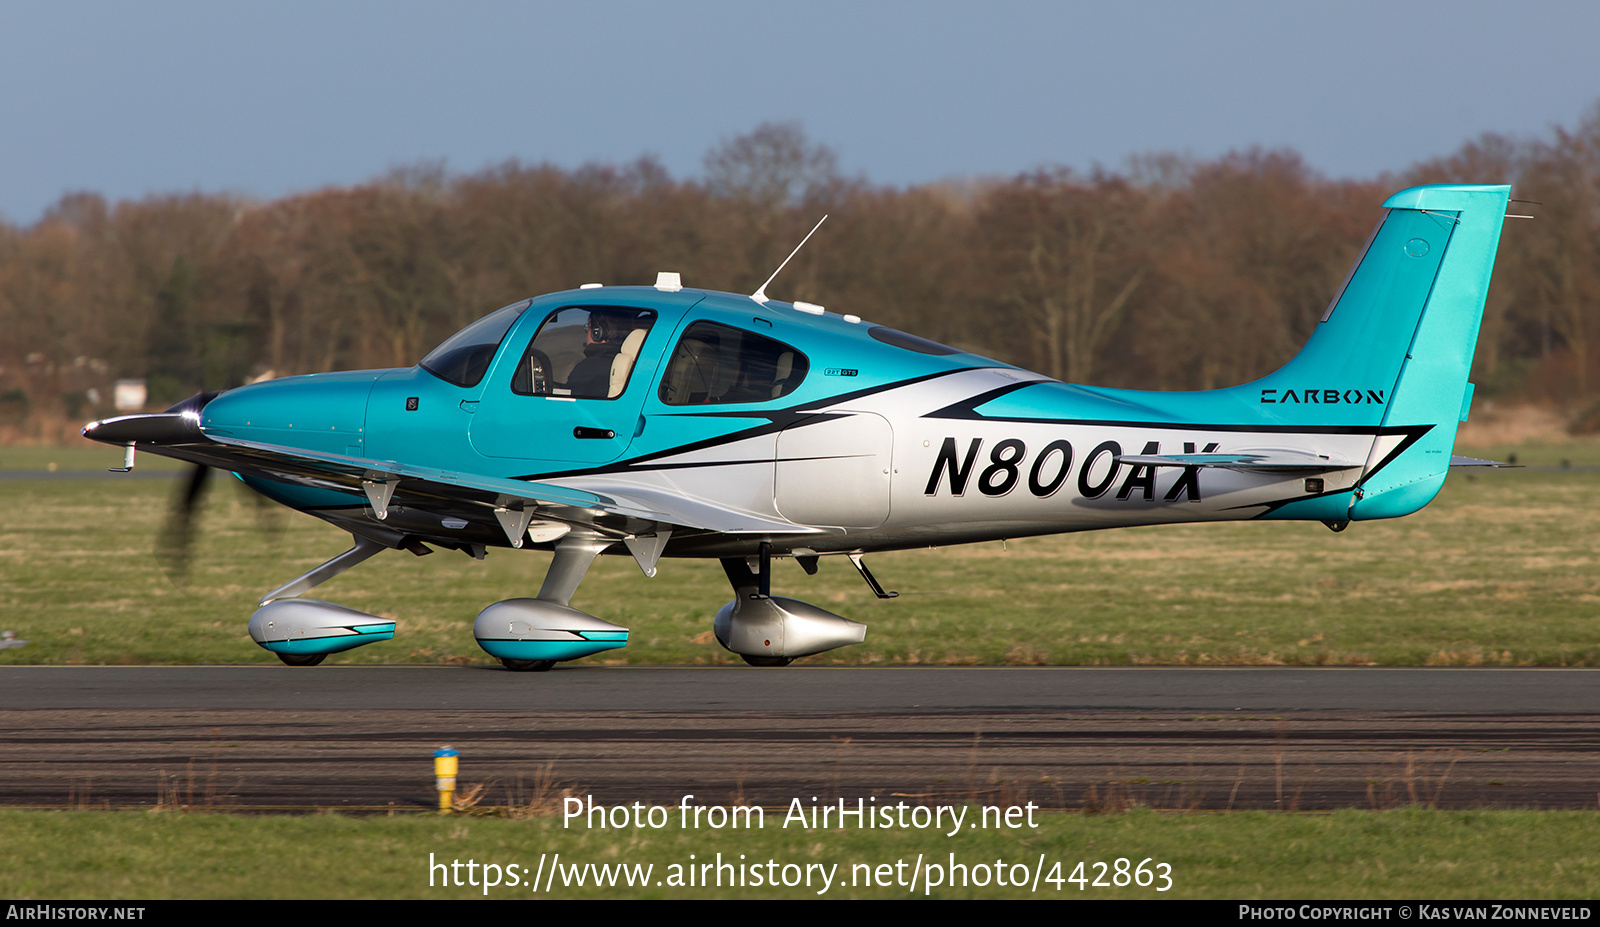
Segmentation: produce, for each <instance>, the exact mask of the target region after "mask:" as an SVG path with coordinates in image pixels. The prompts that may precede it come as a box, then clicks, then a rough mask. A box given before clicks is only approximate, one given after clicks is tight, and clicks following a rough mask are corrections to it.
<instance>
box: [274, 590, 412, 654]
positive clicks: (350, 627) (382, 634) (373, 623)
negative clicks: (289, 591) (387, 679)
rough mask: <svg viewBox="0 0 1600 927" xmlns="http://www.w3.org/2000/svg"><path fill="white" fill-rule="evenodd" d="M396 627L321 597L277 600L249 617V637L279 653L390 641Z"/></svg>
mask: <svg viewBox="0 0 1600 927" xmlns="http://www.w3.org/2000/svg"><path fill="white" fill-rule="evenodd" d="M394 626H395V623H394V622H393V621H389V620H387V619H384V618H379V617H377V616H375V615H369V614H367V613H366V612H360V611H356V610H355V609H353V608H346V607H345V606H343V605H338V604H335V603H333V602H324V601H322V600H321V599H276V600H274V601H272V602H268V603H267V604H266V605H263V606H261V607H260V608H258V609H256V611H255V614H253V615H251V616H250V638H251V640H254V641H255V642H256V643H257V644H260V645H261V646H262V647H264V648H266V649H267V650H270V651H272V652H273V653H276V654H292V655H297V656H307V655H313V654H321V655H324V656H325V655H327V654H330V653H341V652H343V651H346V650H354V649H355V648H357V647H362V646H365V645H367V644H373V643H377V642H378V641H386V640H391V639H392V638H393V637H394Z"/></svg>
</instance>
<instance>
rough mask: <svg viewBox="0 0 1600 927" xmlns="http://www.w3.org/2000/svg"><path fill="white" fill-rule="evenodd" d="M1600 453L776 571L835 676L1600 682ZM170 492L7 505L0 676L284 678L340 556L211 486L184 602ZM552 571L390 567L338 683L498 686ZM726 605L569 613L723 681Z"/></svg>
mask: <svg viewBox="0 0 1600 927" xmlns="http://www.w3.org/2000/svg"><path fill="white" fill-rule="evenodd" d="M1593 447H1594V446H1593V445H1588V444H1583V445H1571V446H1560V445H1556V446H1551V447H1548V448H1542V447H1533V448H1529V447H1526V446H1524V447H1522V448H1521V450H1520V454H1519V456H1520V459H1523V460H1531V461H1533V462H1535V463H1539V462H1543V463H1544V464H1545V465H1546V466H1548V467H1549V468H1548V469H1547V468H1544V467H1530V468H1529V469H1525V470H1489V471H1481V472H1461V471H1457V472H1456V473H1454V474H1453V475H1452V476H1451V477H1450V479H1449V481H1448V483H1447V484H1446V486H1445V488H1444V490H1443V491H1442V492H1441V493H1440V495H1439V498H1438V499H1437V500H1436V501H1435V502H1434V503H1433V504H1432V505H1430V506H1429V507H1427V508H1426V509H1424V510H1423V511H1422V512H1420V513H1418V514H1417V515H1414V516H1412V517H1409V518H1404V519H1397V520H1394V521H1387V522H1366V523H1357V524H1354V525H1352V526H1351V527H1350V529H1349V530H1348V531H1345V532H1343V533H1341V534H1333V533H1331V532H1329V531H1328V530H1327V529H1326V528H1324V527H1322V526H1321V525H1319V524H1299V523H1235V524H1218V525H1186V526H1171V527H1156V528H1136V529H1129V530H1119V531H1108V532H1091V533H1084V534H1076V535H1064V536H1058V537H1051V538H1034V539H1026V540H1016V541H1011V542H1009V543H1006V544H998V543H995V544H983V545H971V546H966V547H957V548H946V549H936V550H918V551H905V552H898V553H891V554H883V555H878V556H876V557H874V558H872V565H873V568H874V570H875V572H877V574H878V576H879V577H880V578H881V579H882V580H883V581H884V583H885V584H886V585H887V586H888V587H889V588H892V589H898V590H900V591H901V592H902V593H903V595H902V596H901V597H900V598H898V599H894V600H887V601H879V600H877V599H874V598H872V597H871V595H870V594H869V593H868V592H867V590H866V588H865V587H864V585H863V584H862V583H861V581H860V579H859V577H857V576H856V574H855V572H854V571H853V570H851V569H849V568H848V566H846V565H844V564H843V563H842V562H841V561H837V560H826V559H825V560H824V566H823V570H822V572H821V574H819V575H818V576H816V577H807V576H806V575H805V574H804V573H803V572H801V570H800V569H799V568H798V567H797V566H795V565H794V564H793V563H792V562H791V561H779V562H778V564H777V567H776V569H777V572H776V574H775V579H774V590H775V591H777V592H780V593H783V594H787V595H793V596H795V597H797V598H802V599H806V600H809V601H814V602H816V603H818V604H820V605H823V606H824V607H827V608H829V609H832V610H834V611H836V612H838V613H840V614H842V615H845V616H846V617H849V618H853V619H856V620H858V621H862V622H865V623H866V624H867V626H868V632H867V640H866V643H864V644H861V645H857V646H853V647H847V648H844V649H842V650H837V651H833V652H832V653H829V654H825V655H822V656H819V657H813V658H810V659H811V660H813V661H821V662H832V663H863V664H915V663H949V664H1002V663H1057V664H1151V663H1162V664H1255V665H1260V664H1301V665H1314V664H1368V663H1378V664H1421V665H1452V666H1455V665H1506V666H1528V665H1538V666H1594V665H1600V635H1597V633H1596V631H1595V625H1594V611H1595V608H1594V606H1595V603H1596V602H1597V601H1600V571H1597V570H1596V565H1597V561H1600V531H1597V530H1596V529H1597V528H1600V505H1597V504H1596V503H1595V497H1596V493H1597V491H1600V471H1596V470H1590V469H1588V466H1589V459H1590V458H1591V457H1593V456H1595V453H1594V450H1593ZM1485 450H1486V452H1494V451H1496V450H1499V451H1502V452H1503V451H1504V450H1505V449H1485ZM108 456H110V457H115V453H114V450H112V449H107V450H106V451H97V450H95V449H83V450H79V449H72V450H71V451H63V450H61V449H37V448H4V449H0V468H4V469H11V468H12V467H16V468H18V469H42V468H43V466H42V465H43V463H47V462H50V461H56V462H58V466H59V467H60V468H62V469H72V468H75V467H100V466H104V465H106V464H107V463H108V460H107V457H108ZM1502 456H1503V454H1502ZM1561 460H1568V461H1573V462H1574V463H1573V466H1572V467H1570V468H1566V469H1563V468H1561V467H1560V466H1559V462H1560V461H1561ZM13 461H15V463H13ZM109 462H110V463H115V462H116V461H115V460H111V461H109ZM1552 464H1553V466H1552ZM141 466H142V464H141ZM177 486H178V484H177V482H175V481H170V480H149V479H144V480H136V479H123V480H118V479H93V480H62V479H56V480H12V481H0V507H3V510H4V511H5V513H6V514H5V516H4V520H3V522H0V615H3V616H4V618H3V626H4V628H7V629H12V630H15V631H17V632H18V637H20V638H22V639H25V640H27V641H29V644H28V646H27V647H24V648H19V649H9V650H0V664H4V663H18V662H22V663H90V664H101V663H107V664H115V663H169V662H170V663H194V662H205V663H240V662H270V661H272V660H274V659H275V658H274V657H273V656H272V655H270V654H268V653H267V652H265V651H263V650H261V649H260V648H258V647H256V646H255V645H254V644H253V643H251V642H250V640H249V637H248V636H247V634H246V633H245V622H246V620H247V619H248V617H249V615H250V613H251V612H252V611H253V610H254V608H255V602H256V600H257V599H258V598H259V597H260V595H261V594H262V593H263V592H264V591H266V590H267V589H270V588H273V587H274V586H276V585H278V584H280V583H282V582H284V581H286V580H288V579H290V578H292V577H294V576H296V575H298V574H299V573H301V572H303V571H304V570H306V569H309V568H310V567H312V566H314V565H316V564H317V563H319V562H321V561H322V560H325V559H327V558H328V557H330V556H332V555H333V554H336V553H338V552H340V551H342V550H344V549H345V547H347V546H348V542H349V538H348V536H347V535H344V534H342V533H341V532H339V531H337V530H335V529H333V528H331V527H329V526H327V525H325V524H324V523H322V522H320V521H317V520H316V519H314V518H311V517H309V516H304V515H300V514H298V513H293V512H289V511H287V510H280V509H276V508H275V507H274V508H269V509H267V510H263V509H262V508H261V507H260V506H257V505H255V504H252V503H251V501H250V500H249V499H248V498H247V495H248V494H247V492H246V491H245V490H244V489H243V488H242V487H240V486H238V485H237V484H236V483H234V482H233V481H231V480H226V479H220V480H216V481H214V488H213V491H212V492H211V493H210V494H209V497H208V500H207V503H206V506H205V513H204V518H203V520H202V533H201V535H200V538H199V540H198V542H197V544H196V562H195V565H194V568H193V570H192V573H191V576H190V579H189V581H188V583H187V584H186V585H184V586H181V587H180V586H176V585H174V584H173V583H172V582H171V581H169V580H168V578H167V577H166V575H165V574H164V573H163V572H162V571H161V569H160V568H159V567H158V564H157V562H156V560H155V557H154V555H153V550H154V547H155V537H156V535H157V533H158V531H159V528H160V526H161V523H162V519H163V517H164V513H165V511H166V507H167V504H168V500H169V496H170V495H171V494H172V492H173V491H174V490H175V489H176V488H177ZM548 558H549V555H548V554H543V553H538V552H532V551H528V552H523V551H504V550H499V551H491V552H490V555H489V558H488V559H487V560H486V561H484V562H475V561H472V560H470V559H468V558H466V557H464V556H462V555H460V554H457V553H453V552H449V551H439V552H437V553H435V554H434V555H432V556H428V557H423V558H417V557H413V556H411V555H410V554H407V553H403V552H392V553H385V554H383V555H381V556H379V557H377V558H375V559H374V560H372V561H369V562H368V563H366V564H363V565H361V566H360V567H357V568H356V569H354V570H352V571H350V572H349V573H346V574H344V575H342V576H340V577H338V578H336V579H334V580H332V581H331V582H329V583H327V584H326V585H324V586H322V587H320V588H319V589H318V590H317V593H316V594H317V595H318V596H320V597H325V598H328V599H331V600H334V601H338V602H340V603H341V604H345V605H349V606H352V607H354V608H359V609H362V610H365V611H368V612H371V613H373V614H378V615H382V616H384V617H389V618H393V619H395V620H397V621H398V623H399V628H398V632H397V635H396V639H395V640H394V641H391V642H385V643H379V644H375V645H371V646H368V647H365V648H361V649H359V650H355V651H351V652H349V653H346V654H339V655H335V656H334V657H332V658H330V659H331V660H332V661H335V662H340V661H343V662H360V663H392V662H424V663H433V662H446V663H462V662H470V663H486V662H490V658H489V657H488V656H487V655H486V654H484V653H483V652H482V651H481V650H479V649H478V647H477V644H476V642H475V641H474V640H473V638H472V634H471V623H472V620H473V618H474V617H475V616H476V614H477V612H478V611H479V610H480V609H481V608H482V607H483V606H485V605H487V604H489V603H490V602H495V601H498V600H500V599H505V598H511V597H514V596H525V595H532V594H534V593H535V592H536V591H537V589H538V587H539V584H540V581H541V579H542V577H543V571H544V568H545V565H546V564H547V563H548ZM729 596H730V591H729V589H728V586H727V583H726V581H725V579H724V578H723V576H722V571H721V569H720V567H718V566H717V565H716V564H715V563H714V562H711V563H707V562H697V561H673V560H669V561H664V562H663V564H662V567H661V570H660V574H659V575H658V576H657V577H656V578H655V579H653V580H652V579H646V578H645V577H644V576H642V575H641V574H640V573H639V570H638V568H637V567H636V566H635V565H634V563H633V562H632V560H631V559H630V558H627V557H602V558H601V560H600V562H598V563H597V564H596V566H595V568H594V569H593V570H592V571H591V573H590V574H589V576H588V578H587V579H586V580H585V582H584V584H583V586H582V587H581V588H580V589H579V591H578V595H577V597H576V598H575V599H574V603H573V604H574V605H576V606H577V607H579V608H582V609H584V610H586V611H589V612H591V613H593V614H597V615H599V616H601V617H603V618H606V619H607V620H610V621H614V622H616V623H618V624H622V625H624V626H627V627H629V628H631V629H632V632H633V633H632V641H631V643H630V644H629V645H628V647H627V648H626V649H625V650H622V651H615V652H613V653H610V654H606V655H604V657H602V659H611V660H615V661H626V662H639V663H721V662H730V661H732V660H733V659H736V658H733V657H731V655H729V654H727V653H726V652H724V651H723V650H722V649H721V648H720V647H719V646H718V645H717V644H716V643H715V641H714V640H712V637H711V634H710V619H711V616H712V615H713V614H714V613H715V611H716V609H717V608H718V607H720V606H721V605H722V604H723V603H724V602H725V601H727V599H728V598H729Z"/></svg>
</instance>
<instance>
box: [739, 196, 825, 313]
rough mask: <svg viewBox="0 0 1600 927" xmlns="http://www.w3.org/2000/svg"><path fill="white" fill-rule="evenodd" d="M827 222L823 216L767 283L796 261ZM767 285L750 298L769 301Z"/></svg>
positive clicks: (757, 300)
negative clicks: (796, 256)
mask: <svg viewBox="0 0 1600 927" xmlns="http://www.w3.org/2000/svg"><path fill="white" fill-rule="evenodd" d="M826 221H828V217H827V216H823V217H822V218H821V219H818V220H817V224H816V225H813V226H812V227H811V231H809V232H807V233H806V237H804V238H802V239H800V244H798V245H795V246H794V250H793V251H790V252H789V256H788V257H786V258H784V259H783V263H782V264H779V265H778V269H777V270H775V271H773V272H772V276H770V277H768V278H767V283H771V282H772V281H774V280H776V279H778V274H780V273H782V272H783V268H784V266H785V265H787V264H788V263H789V262H790V261H792V260H794V256H795V255H797V254H799V253H800V249H801V248H804V247H805V246H806V242H808V241H810V240H811V236H813V235H815V234H817V229H820V228H822V223H824V222H826ZM767 283H763V284H761V286H760V287H759V288H757V290H756V291H755V292H754V293H751V294H750V298H751V299H753V300H755V301H756V302H758V303H765V302H766V301H767Z"/></svg>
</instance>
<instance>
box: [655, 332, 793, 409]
mask: <svg viewBox="0 0 1600 927" xmlns="http://www.w3.org/2000/svg"><path fill="white" fill-rule="evenodd" d="M810 367H811V363H810V361H808V360H807V359H806V356H805V355H804V354H801V353H800V352H799V351H798V350H796V349H794V348H792V347H790V346H789V345H786V344H784V343H783V342H781V341H774V340H773V339H771V338H768V337H766V336H765V335H758V334H756V333H755V332H747V331H744V330H742V329H738V328H734V327H732V326H729V325H721V324H718V323H716V322H706V321H700V322H696V323H694V324H693V325H690V326H689V328H688V329H687V330H685V331H684V333H683V337H681V338H679V339H678V346H677V347H675V348H673V350H672V359H671V360H670V361H668V362H667V370H666V373H665V374H664V375H663V376H662V378H661V389H660V393H659V395H660V397H661V401H662V402H664V403H666V404H667V405H669V406H692V405H707V404H712V403H730V402H766V401H768V400H772V399H778V398H780V397H782V396H787V395H789V394H790V393H792V392H794V391H795V390H796V389H797V388H799V386H800V383H801V381H803V380H804V379H805V377H806V372H807V371H808V370H809V369H810Z"/></svg>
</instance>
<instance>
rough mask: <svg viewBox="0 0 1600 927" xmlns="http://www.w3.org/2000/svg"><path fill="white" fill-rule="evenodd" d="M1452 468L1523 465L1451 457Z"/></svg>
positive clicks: (1478, 458) (1519, 465)
mask: <svg viewBox="0 0 1600 927" xmlns="http://www.w3.org/2000/svg"><path fill="white" fill-rule="evenodd" d="M1450 466H1452V467H1521V466H1522V464H1511V463H1501V462H1500V461H1498V460H1484V459H1483V458H1481V457H1451V458H1450Z"/></svg>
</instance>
